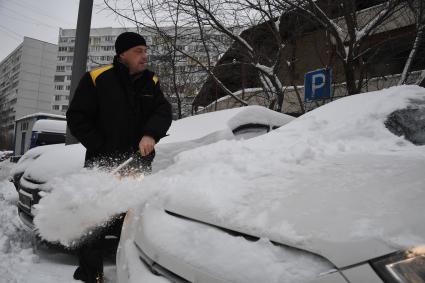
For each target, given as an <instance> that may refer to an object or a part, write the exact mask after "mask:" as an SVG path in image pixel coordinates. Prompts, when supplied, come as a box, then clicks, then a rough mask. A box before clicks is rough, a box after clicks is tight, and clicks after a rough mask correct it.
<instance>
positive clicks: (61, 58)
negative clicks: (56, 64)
mask: <svg viewBox="0 0 425 283" xmlns="http://www.w3.org/2000/svg"><path fill="white" fill-rule="evenodd" d="M65 58H66V56H58V61H65Z"/></svg>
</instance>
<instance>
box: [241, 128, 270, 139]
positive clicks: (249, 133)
mask: <svg viewBox="0 0 425 283" xmlns="http://www.w3.org/2000/svg"><path fill="white" fill-rule="evenodd" d="M269 131H270V126H269V125H264V124H245V125H242V126H239V127H237V128H236V129H234V130H233V134H234V135H235V138H236V139H238V140H239V139H250V138H253V137H257V136H260V135H263V134H266V133H268V132H269Z"/></svg>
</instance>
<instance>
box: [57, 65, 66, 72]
mask: <svg viewBox="0 0 425 283" xmlns="http://www.w3.org/2000/svg"><path fill="white" fill-rule="evenodd" d="M56 72H65V66H56Z"/></svg>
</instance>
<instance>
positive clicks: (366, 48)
mask: <svg viewBox="0 0 425 283" xmlns="http://www.w3.org/2000/svg"><path fill="white" fill-rule="evenodd" d="M323 3H324V1H314V0H276V1H274V4H275V5H276V8H277V9H279V7H287V6H290V7H292V8H294V9H295V10H296V11H297V12H298V13H300V15H302V16H303V17H305V19H306V20H310V21H313V22H314V23H315V24H317V25H318V26H319V27H321V28H323V29H324V30H326V31H327V32H329V33H330V35H331V40H332V42H333V44H334V45H335V52H336V55H337V57H338V58H339V59H340V62H341V64H342V66H343V69H344V74H345V81H346V87H347V92H348V94H349V95H351V94H356V93H359V92H360V91H361V89H362V86H363V84H364V80H365V76H366V74H367V69H366V66H367V63H368V62H367V60H368V59H371V58H372V57H373V56H371V55H373V53H374V51H376V48H377V46H376V45H371V44H370V43H369V42H368V38H369V37H370V36H371V35H372V34H375V33H377V32H378V31H379V30H383V29H384V30H385V29H386V28H387V27H386V25H388V24H389V23H390V22H391V21H392V20H393V19H394V17H397V16H398V13H399V12H400V11H402V10H403V9H404V8H405V7H406V1H402V0H388V1H384V2H383V3H381V4H379V5H376V6H374V7H372V8H369V9H367V10H364V11H359V10H360V9H359V7H358V5H357V4H358V2H356V1H355V0H336V1H331V2H328V4H329V3H331V4H329V5H328V6H326V5H323ZM321 4H322V5H321ZM379 44H383V41H382V40H381V41H380V42H379ZM366 55H367V56H366ZM365 57H367V59H366V58H365Z"/></svg>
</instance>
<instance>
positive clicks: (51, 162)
mask: <svg viewBox="0 0 425 283" xmlns="http://www.w3.org/2000/svg"><path fill="white" fill-rule="evenodd" d="M47 147H48V148H47V150H43V153H42V154H41V155H40V156H39V157H38V158H37V159H36V160H34V161H33V162H31V163H29V164H28V166H27V167H26V168H25V173H24V175H23V177H24V178H25V179H27V180H32V181H35V182H38V183H45V182H47V181H48V180H51V179H52V178H54V177H58V176H65V175H66V174H70V173H74V172H76V171H78V170H80V169H81V168H83V165H84V155H85V153H86V150H85V148H84V147H83V146H82V145H81V144H73V145H64V144H58V145H54V146H50V145H49V146H47ZM38 148H40V149H42V148H44V146H43V147H36V148H34V149H38ZM24 156H25V155H24ZM18 165H19V164H18Z"/></svg>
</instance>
